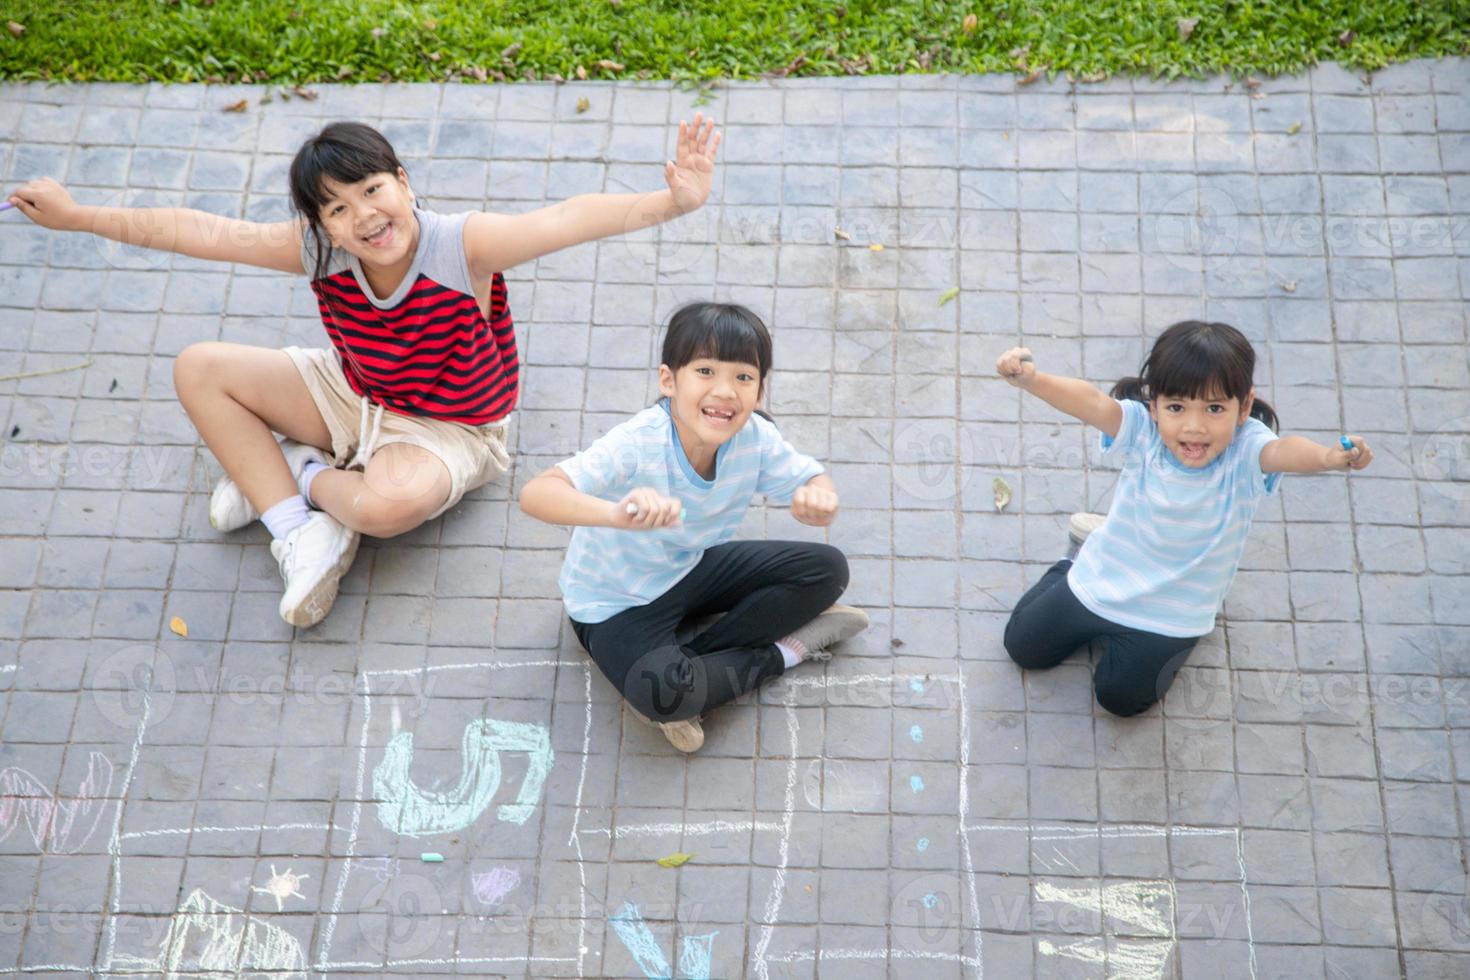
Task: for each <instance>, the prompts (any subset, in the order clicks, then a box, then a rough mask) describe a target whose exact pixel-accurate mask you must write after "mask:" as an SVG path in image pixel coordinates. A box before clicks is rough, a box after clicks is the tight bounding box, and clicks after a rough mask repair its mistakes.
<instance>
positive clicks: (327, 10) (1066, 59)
mask: <svg viewBox="0 0 1470 980" xmlns="http://www.w3.org/2000/svg"><path fill="white" fill-rule="evenodd" d="M969 14H974V15H975V20H974V22H973V24H974V26H973V29H972V30H971V31H969V32H967V31H966V30H965V26H966V25H965V18H966V16H967V15H969ZM1181 18H1197V19H1198V26H1197V27H1196V28H1195V29H1194V31H1193V34H1192V35H1191V36H1189V37H1188V38H1187V39H1186V38H1183V37H1181V34H1180V30H1179V28H1178V22H1179V20H1180V19H1181ZM3 21H15V22H18V23H20V24H23V25H24V26H25V28H26V30H25V33H24V34H23V35H22V36H20V37H13V36H11V34H9V33H8V32H7V33H0V79H67V80H74V81H121V82H139V81H146V80H159V81H177V82H195V81H205V80H218V81H238V80H241V79H242V78H244V77H245V76H246V75H248V76H249V77H250V79H251V80H254V81H272V82H279V83H297V84H300V83H310V82H320V81H333V80H338V79H347V80H351V81H374V80H380V79H381V80H389V79H393V80H400V81H430V80H442V79H446V78H465V79H468V80H476V79H479V78H481V77H484V78H489V79H491V80H502V79H504V80H516V79H546V78H556V77H561V78H567V79H570V78H573V77H579V75H578V69H579V68H580V69H581V70H582V71H583V72H585V73H586V75H587V77H591V78H666V79H676V80H688V81H703V80H708V79H715V78H750V77H758V76H760V75H762V74H764V73H768V72H786V73H789V74H792V75H801V76H810V75H843V74H858V73H880V72H881V73H895V72H941V71H947V72H992V71H1016V70H1018V69H1020V70H1022V71H1025V70H1034V69H1037V68H1042V67H1045V68H1046V69H1048V70H1049V71H1053V72H1063V71H1064V72H1071V73H1073V74H1074V75H1076V76H1078V77H1085V78H1098V77H1105V76H1107V75H1112V74H1118V73H1131V74H1141V75H1150V76H1165V77H1173V76H1178V75H1199V74H1203V73H1206V72H1213V71H1230V72H1234V73H1237V74H1244V73H1247V72H1258V73H1262V74H1277V73H1280V72H1287V71H1295V70H1298V69H1301V68H1303V67H1306V66H1308V65H1311V64H1313V63H1315V62H1318V61H1329V60H1335V61H1341V62H1344V63H1346V64H1348V65H1350V66H1352V67H1355V68H1360V69H1373V68H1379V67H1382V66H1383V65H1386V64H1389V63H1390V62H1394V61H1401V60H1405V59H1408V58H1416V57H1430V56H1438V55H1463V54H1466V53H1467V52H1470V0H1300V2H1290V0H1194V2H1184V0H1160V2H1157V3H1152V2H1147V0H1032V2H1029V3H1028V2H1022V0H974V2H970V3H960V2H941V0H913V2H903V0H900V2H896V3H886V2H873V0H849V2H847V3H845V4H840V5H839V4H837V3H832V2H816V0H721V2H706V3H674V2H669V0H419V2H390V0H61V2H58V0H0V22H3ZM1345 32H1351V35H1350V37H1351V40H1350V41H1349V42H1348V43H1346V44H1344V43H1342V42H1341V40H1340V39H1341V38H1344V37H1347V36H1348V35H1346V34H1345ZM599 63H601V65H600V66H599Z"/></svg>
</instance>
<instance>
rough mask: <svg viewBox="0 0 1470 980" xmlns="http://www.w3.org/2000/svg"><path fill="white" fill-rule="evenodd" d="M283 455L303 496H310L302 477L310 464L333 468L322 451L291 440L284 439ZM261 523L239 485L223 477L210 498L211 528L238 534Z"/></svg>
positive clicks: (257, 512) (258, 512)
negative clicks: (307, 493)
mask: <svg viewBox="0 0 1470 980" xmlns="http://www.w3.org/2000/svg"><path fill="white" fill-rule="evenodd" d="M281 452H282V453H283V454H285V457H286V465H287V466H289V467H291V475H292V476H294V477H295V478H296V489H298V490H300V491H301V496H303V497H305V496H306V490H305V488H304V483H303V481H302V476H303V475H304V474H303V471H304V470H305V469H306V464H307V462H308V461H310V460H316V461H317V462H319V463H321V464H323V465H325V466H331V465H332V464H331V461H330V460H328V459H327V454H326V453H324V452H323V451H322V450H320V449H318V448H316V447H315V446H307V445H303V444H302V443H299V442H295V441H293V440H291V439H283V440H281ZM258 520H260V511H258V510H256V509H255V507H254V506H252V505H251V503H250V501H248V500H246V499H245V494H244V493H242V492H241V490H240V487H239V485H238V484H237V483H235V481H234V480H232V479H230V478H229V476H228V475H226V476H222V477H220V478H219V482H218V483H216V484H215V485H214V492H213V493H211V494H210V495H209V523H210V525H211V526H212V527H213V528H214V529H215V530H216V531H238V530H239V529H240V528H242V527H244V526H245V525H247V524H250V523H252V522H254V521H258Z"/></svg>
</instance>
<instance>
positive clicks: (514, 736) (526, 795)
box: [373, 718, 555, 837]
mask: <svg viewBox="0 0 1470 980" xmlns="http://www.w3.org/2000/svg"><path fill="white" fill-rule="evenodd" d="M463 752H464V768H463V770H462V771H461V773H460V777H459V785H457V786H455V787H453V788H452V789H449V790H446V791H443V792H438V791H428V792H425V791H423V790H420V789H419V788H418V787H417V786H416V785H414V782H413V777H412V776H411V775H410V774H409V771H410V769H411V768H412V767H413V733H412V732H399V733H398V734H397V735H394V736H393V738H392V739H390V740H389V742H388V746H387V748H386V749H384V751H383V761H382V762H380V763H378V766H377V768H376V769H374V770H373V793H374V795H375V796H376V797H377V798H378V799H379V800H380V801H381V802H380V803H379V804H378V819H379V820H381V821H382V823H383V826H384V827H386V828H388V829H389V830H391V831H393V832H394V833H398V834H403V835H404V836H406V837H427V836H429V835H430V834H448V833H453V832H455V831H459V830H463V829H465V828H466V827H468V826H469V825H470V824H472V823H474V822H475V821H476V820H478V819H479V818H480V815H481V814H482V813H484V812H485V810H486V809H487V808H488V807H489V806H490V800H491V799H492V798H493V797H494V796H495V791H496V790H497V789H499V788H500V753H501V752H526V753H529V754H530V765H529V766H528V767H527V769H526V778H525V780H524V781H523V782H522V783H521V790H520V792H519V793H518V794H516V802H514V803H506V804H503V805H502V806H501V807H500V808H499V810H498V811H497V815H498V816H499V817H500V819H501V820H505V821H507V822H509V823H516V824H523V823H525V822H526V820H527V819H528V818H529V817H530V816H531V813H532V812H533V811H534V810H535V809H536V801H537V800H538V799H540V797H541V788H542V786H544V785H545V783H546V777H547V775H548V774H549V773H550V772H551V764H552V762H553V761H554V759H555V756H554V754H553V753H552V751H551V734H550V732H548V730H547V729H546V726H544V725H534V724H531V723H529V722H520V721H495V720H493V719H490V718H481V719H480V720H478V721H472V722H470V723H469V724H468V725H466V726H465V729H464V744H463Z"/></svg>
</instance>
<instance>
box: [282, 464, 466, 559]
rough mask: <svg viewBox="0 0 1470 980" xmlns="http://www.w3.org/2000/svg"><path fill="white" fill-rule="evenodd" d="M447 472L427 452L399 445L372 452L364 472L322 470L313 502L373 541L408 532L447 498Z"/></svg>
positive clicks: (312, 498) (312, 485) (447, 469)
mask: <svg viewBox="0 0 1470 980" xmlns="http://www.w3.org/2000/svg"><path fill="white" fill-rule="evenodd" d="M449 490H450V479H449V468H448V467H447V466H445V465H444V461H443V460H441V459H440V458H439V457H438V456H435V455H434V454H433V453H431V452H429V451H428V450H427V449H423V448H421V447H419V446H414V445H410V444H408V443H403V442H395V443H391V444H389V445H387V446H384V447H383V448H382V449H379V450H378V451H377V452H375V453H373V458H372V459H371V460H369V461H368V465H367V470H366V471H365V472H362V473H359V472H356V471H354V470H326V471H324V472H321V473H318V474H317V475H316V479H314V480H312V483H311V500H312V503H314V504H316V505H317V506H318V507H320V508H321V509H322V510H324V511H326V512H327V513H328V514H331V515H332V516H333V517H335V518H336V519H337V520H339V521H341V522H342V523H343V524H345V525H346V526H347V527H350V528H352V529H353V530H354V531H359V532H361V533H363V534H371V535H372V536H373V537H377V538H391V537H394V536H395V535H399V534H404V533H406V532H408V531H412V530H413V529H414V528H416V527H418V526H419V525H420V524H422V523H424V521H426V520H428V518H429V515H430V514H432V513H434V512H435V511H436V510H438V509H439V508H440V507H442V506H444V501H446V500H448V499H449Z"/></svg>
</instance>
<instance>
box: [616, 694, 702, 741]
mask: <svg viewBox="0 0 1470 980" xmlns="http://www.w3.org/2000/svg"><path fill="white" fill-rule="evenodd" d="M628 711H629V712H630V713H631V714H632V715H633V717H634V718H637V719H638V720H639V721H641V722H643V724H645V725H648V726H650V727H653V728H657V729H658V730H659V731H661V732H663V733H664V738H666V739H668V740H669V744H670V745H672V746H673V747H674V748H676V749H678V750H679V751H680V752H685V753H688V752H698V751H699V750H700V747H701V746H703V745H704V726H703V725H702V724H700V722H699V716H698V715H696V716H695V717H693V718H690V719H689V720H688V721H654V720H653V719H652V718H649V717H647V716H645V715H643V714H642V713H640V712H638V711H635V710H634V709H633V707H632V706H631V705H629V706H628Z"/></svg>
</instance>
